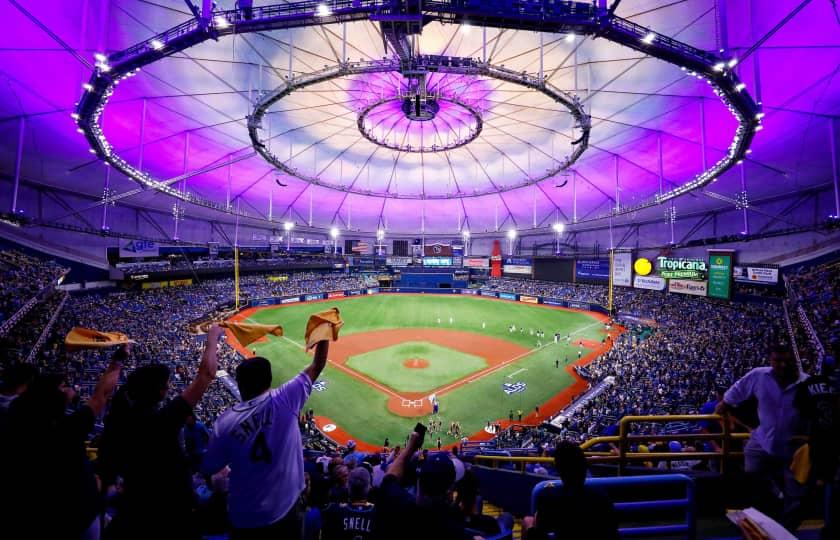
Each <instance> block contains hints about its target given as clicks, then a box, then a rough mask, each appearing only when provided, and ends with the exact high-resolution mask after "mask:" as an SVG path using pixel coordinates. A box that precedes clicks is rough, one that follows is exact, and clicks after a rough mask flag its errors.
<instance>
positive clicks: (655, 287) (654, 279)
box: [633, 276, 668, 291]
mask: <svg viewBox="0 0 840 540" xmlns="http://www.w3.org/2000/svg"><path fill="white" fill-rule="evenodd" d="M667 284H668V283H667V282H666V281H665V278H661V277H659V276H636V277H635V278H633V286H634V287H636V288H637V289H648V290H651V291H664V290H665V286H666V285H667Z"/></svg>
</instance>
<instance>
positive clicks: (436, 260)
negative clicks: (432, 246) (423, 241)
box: [423, 257, 452, 266]
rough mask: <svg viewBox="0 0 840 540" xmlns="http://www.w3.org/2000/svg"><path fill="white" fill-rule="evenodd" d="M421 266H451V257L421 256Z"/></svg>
mask: <svg viewBox="0 0 840 540" xmlns="http://www.w3.org/2000/svg"><path fill="white" fill-rule="evenodd" d="M423 266H452V257H423Z"/></svg>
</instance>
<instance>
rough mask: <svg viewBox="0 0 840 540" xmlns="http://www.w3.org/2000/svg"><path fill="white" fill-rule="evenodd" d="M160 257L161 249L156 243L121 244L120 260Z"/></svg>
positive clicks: (133, 242) (131, 242)
mask: <svg viewBox="0 0 840 540" xmlns="http://www.w3.org/2000/svg"><path fill="white" fill-rule="evenodd" d="M159 255H160V248H159V247H158V245H157V244H156V243H155V242H151V241H149V240H127V241H126V242H125V243H123V244H120V258H127V259H131V258H136V257H157V256H159Z"/></svg>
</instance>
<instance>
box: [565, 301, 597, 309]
mask: <svg viewBox="0 0 840 540" xmlns="http://www.w3.org/2000/svg"><path fill="white" fill-rule="evenodd" d="M566 305H567V306H569V307H570V308H571V309H582V310H584V311H591V310H590V306H589V304H588V303H586V302H567V303H566Z"/></svg>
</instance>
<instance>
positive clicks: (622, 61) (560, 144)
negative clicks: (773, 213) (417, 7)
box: [0, 0, 840, 233]
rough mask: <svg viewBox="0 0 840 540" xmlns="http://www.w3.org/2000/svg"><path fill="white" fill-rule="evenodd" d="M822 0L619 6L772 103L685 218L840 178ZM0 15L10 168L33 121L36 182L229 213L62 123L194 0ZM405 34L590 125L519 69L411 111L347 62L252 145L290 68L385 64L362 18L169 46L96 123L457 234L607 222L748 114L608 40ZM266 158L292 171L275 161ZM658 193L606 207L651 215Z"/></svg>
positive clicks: (390, 220)
mask: <svg viewBox="0 0 840 540" xmlns="http://www.w3.org/2000/svg"><path fill="white" fill-rule="evenodd" d="M269 3H273V2H255V4H256V7H259V6H264V5H267V4H269ZM199 4H200V2H199ZM325 4H327V5H329V4H330V3H329V2H326V3H325ZM832 5H833V4H832V3H831V2H829V1H825V0H819V1H813V2H804V3H802V4H800V2H798V1H797V2H793V1H779V2H761V3H759V2H726V1H725V0H722V1H713V0H677V1H672V2H667V3H666V2H657V1H652V0H626V1H623V2H620V4H619V6H618V10H617V13H616V14H617V15H619V16H621V17H623V18H625V19H627V20H629V21H632V22H633V23H636V24H638V25H641V26H642V27H645V28H649V29H651V30H654V31H655V32H656V33H657V34H658V35H664V36H669V37H672V38H675V39H677V40H679V41H681V42H684V43H687V44H689V45H692V46H694V47H697V48H699V49H702V50H704V51H709V52H712V53H714V54H715V55H718V54H719V55H720V56H722V57H723V58H726V59H733V58H734V59H737V61H738V63H737V66H736V67H735V68H734V69H735V71H736V72H737V75H738V77H739V78H740V80H741V81H742V82H743V84H744V85H745V88H744V92H745V93H748V94H749V95H750V96H751V97H752V98H753V99H754V100H755V101H756V102H758V103H760V106H761V110H762V113H763V115H765V117H764V118H763V119H762V125H763V128H764V129H763V130H762V131H761V132H760V133H757V134H756V135H755V138H754V140H752V142H751V144H750V153H749V155H748V156H746V159H745V160H744V162H743V163H742V164H740V165H739V166H736V167H733V168H732V169H730V170H728V171H727V172H725V173H724V174H723V175H722V176H721V177H720V178H719V179H718V181H717V182H716V183H714V184H710V185H709V186H707V187H705V188H700V189H697V190H694V191H691V192H690V193H688V194H685V195H681V196H680V197H679V198H677V199H676V201H675V203H674V204H675V205H676V206H677V208H678V211H680V212H686V211H698V210H704V209H709V208H713V207H716V206H720V205H721V204H730V205H731V204H738V203H739V201H743V200H744V199H746V197H745V196H744V195H742V192H744V191H747V192H748V198H749V199H750V200H760V199H762V198H766V197H771V196H779V195H783V194H786V193H791V192H795V191H797V190H800V189H803V188H806V187H813V186H818V185H821V184H825V183H828V182H831V152H830V146H829V126H830V125H831V122H832V120H836V118H837V116H838V111H840V76H837V72H838V70H840V20H838V18H837V15H836V13H835V12H834V11H833V8H832ZM801 6H804V7H802V9H801V11H796V10H797V9H798V7H801ZM233 8H234V5H233V2H232V1H227V0H226V1H221V2H219V8H218V9H233ZM0 15H2V18H3V21H4V22H5V24H4V28H5V30H4V32H3V33H2V34H0V58H2V68H0V69H2V72H3V76H4V80H5V84H3V85H2V86H0V134H1V135H0V136H2V140H3V141H4V143H3V145H2V152H3V156H2V162H3V169H4V170H6V171H7V172H11V171H12V170H13V167H14V161H15V154H16V149H17V148H16V142H17V140H18V137H19V134H20V119H21V118H23V119H24V123H25V128H24V130H23V155H24V156H25V157H24V159H23V161H22V175H23V176H24V177H25V178H27V179H29V180H30V181H33V182H37V183H42V184H45V185H48V186H52V187H56V188H64V189H67V190H71V191H73V192H78V193H86V194H89V195H92V196H101V195H102V194H103V185H104V182H105V178H106V175H109V176H110V178H109V180H108V181H109V192H108V193H109V194H111V195H115V194H116V195H118V196H119V195H120V194H127V195H125V196H122V197H120V198H119V201H120V204H130V205H134V206H140V207H145V208H155V209H162V210H165V211H167V212H168V211H173V208H174V211H175V212H176V213H177V212H182V213H185V214H187V215H189V216H191V217H196V218H212V219H215V218H217V217H218V216H219V214H220V212H223V210H219V209H213V208H209V207H207V206H201V205H195V204H184V203H179V204H177V205H175V201H176V200H177V199H175V198H173V197H172V196H170V195H167V194H166V193H161V192H160V191H157V190H155V189H145V188H142V189H141V187H142V186H139V184H138V183H137V182H136V181H135V180H133V179H130V178H128V177H126V176H125V175H123V174H120V173H116V174H111V173H109V172H108V170H107V168H106V167H105V166H103V162H102V161H101V159H99V158H100V157H101V156H95V155H91V153H89V150H90V143H89V141H88V140H87V139H86V138H85V136H84V135H83V134H80V133H77V125H76V124H75V123H74V120H73V119H72V118H71V114H72V113H74V110H75V103H76V102H78V101H79V99H80V98H81V96H82V95H83V93H84V92H85V90H84V89H83V84H87V83H89V81H90V77H91V73H92V72H93V70H94V64H95V63H97V60H96V59H95V57H94V55H95V54H97V53H103V54H106V55H110V54H113V53H115V52H117V51H120V50H122V49H125V48H128V47H130V46H132V45H134V44H136V43H138V42H142V41H145V40H148V39H150V38H152V37H153V36H154V35H156V34H158V33H160V32H163V31H165V30H167V29H169V28H171V27H174V26H176V25H179V24H181V23H185V22H187V21H189V20H190V19H192V17H193V16H192V14H191V13H190V12H189V10H188V9H187V5H186V3H185V2H182V1H176V0H155V1H152V0H149V1H146V0H138V1H131V2H129V1H125V0H117V1H104V0H61V1H58V0H45V1H41V2H26V3H23V2H19V1H18V0H10V2H8V3H4V4H3V5H2V6H0ZM722 27H723V28H724V30H721V28H722ZM345 36H346V40H345ZM414 46H415V48H416V51H417V52H419V54H421V55H442V56H444V57H455V58H456V59H459V58H460V59H472V60H476V61H480V62H482V63H484V64H490V65H492V66H494V67H495V68H498V69H500V70H501V69H502V68H504V72H505V73H508V72H509V73H511V74H519V75H520V76H523V77H525V76H527V77H531V78H534V77H536V78H539V77H540V76H541V75H543V76H544V77H545V80H546V81H547V82H548V83H550V86H551V87H552V88H554V89H556V90H557V91H558V92H562V93H563V95H565V96H572V97H575V100H574V103H577V102H578V101H579V104H578V105H579V107H580V109H581V110H582V111H584V112H585V114H586V115H588V116H589V117H591V131H590V132H589V134H588V145H586V148H585V151H582V152H581V153H580V155H579V156H574V157H575V158H576V161H574V163H567V162H566V161H565V160H566V159H567V157H568V156H572V155H573V154H574V152H575V147H576V145H573V144H571V143H572V141H575V140H577V139H578V138H579V137H580V135H581V134H582V126H581V122H580V119H579V118H576V117H575V115H574V114H573V112H574V111H573V109H574V107H572V108H570V107H569V106H566V105H564V103H562V102H560V101H558V99H557V97H556V96H552V95H549V94H547V93H545V92H542V91H540V90H539V89H535V88H533V87H529V86H528V85H524V84H522V82H521V81H515V80H513V76H512V75H511V76H510V77H508V78H507V79H505V78H503V77H498V76H493V75H491V74H488V73H486V72H482V73H473V74H465V73H457V72H455V73H452V72H450V73H445V72H432V73H429V74H428V75H427V77H426V80H425V89H426V91H427V92H428V93H429V95H430V96H432V97H433V98H435V99H432V100H430V103H431V104H428V105H427V104H426V103H425V102H424V104H423V107H424V109H423V110H422V111H421V110H420V108H417V109H416V110H415V105H416V104H415V103H414V101H413V99H412V96H414V89H413V88H412V86H411V84H412V80H411V79H407V78H405V77H403V76H402V75H401V74H400V73H399V72H396V71H393V70H388V69H382V70H380V71H369V72H365V73H350V72H346V73H338V74H334V75H335V76H331V77H329V78H323V79H321V80H318V81H316V82H313V83H312V84H308V85H306V86H303V85H301V86H299V87H296V88H294V89H292V90H290V91H288V92H286V93H285V94H284V95H282V97H281V98H280V99H277V100H276V101H274V102H273V103H271V104H269V105H268V106H267V107H266V108H265V110H264V113H265V114H264V116H263V117H262V120H261V123H260V125H259V126H258V127H259V130H258V131H259V133H258V136H257V139H258V145H256V146H255V144H253V141H252V140H251V137H250V136H249V129H248V128H249V125H248V117H249V116H250V115H252V114H253V112H254V108H255V103H257V102H259V101H260V100H261V99H263V98H265V96H267V95H269V94H271V93H272V92H275V91H278V88H280V89H282V87H283V85H284V84H286V83H287V82H288V80H289V79H288V75H289V73H290V72H291V73H292V74H293V75H294V77H295V79H298V80H300V79H302V78H305V77H307V76H311V75H312V74H314V73H317V72H322V70H325V69H327V70H330V69H335V68H336V66H338V65H339V64H340V63H341V60H342V58H345V59H349V60H350V61H352V62H356V61H359V62H370V63H373V62H377V61H381V60H382V59H383V58H384V59H386V60H387V59H393V58H395V56H394V54H393V53H392V52H391V50H390V49H389V48H388V47H387V45H386V40H385V38H384V37H383V34H382V33H381V29H380V26H379V24H377V23H374V22H372V21H370V20H363V21H355V22H348V23H346V26H345V23H335V24H326V25H323V26H317V27H308V28H297V29H293V30H288V29H286V30H267V31H260V32H252V33H247V34H241V35H221V36H219V37H218V39H217V40H213V39H208V40H206V41H203V42H201V43H199V44H197V45H195V46H192V47H190V48H187V49H185V50H183V51H180V52H177V53H174V54H172V55H170V56H166V57H164V58H161V59H159V60H157V61H155V62H154V63H151V64H149V65H146V66H144V67H143V68H142V70H141V71H140V72H139V73H137V74H136V76H134V77H131V78H127V79H125V80H123V81H121V84H119V85H118V86H116V87H115V88H114V92H113V95H112V96H111V97H110V100H109V102H108V104H107V106H106V107H105V108H104V110H103V113H102V116H101V119H100V120H101V127H102V133H103V134H104V136H105V137H107V140H108V143H109V144H110V145H112V148H113V149H114V151H115V152H118V153H119V155H120V157H121V158H122V159H124V160H125V161H126V162H127V163H130V164H131V165H132V166H134V167H137V168H138V169H140V170H143V171H147V172H148V173H149V174H150V175H151V177H153V178H155V179H157V180H162V181H163V180H168V182H167V185H168V186H169V187H170V189H171V190H176V191H178V192H179V193H187V192H188V193H191V194H193V195H194V196H195V197H196V199H198V198H200V199H201V200H207V201H212V202H213V203H214V204H216V205H218V206H219V207H220V208H225V207H228V208H230V209H232V210H238V211H240V212H244V213H247V214H248V215H250V216H252V217H255V218H259V219H269V218H270V219H272V220H275V221H278V222H282V221H285V220H293V221H295V222H297V223H299V224H302V225H303V224H310V225H312V226H314V227H319V228H325V229H326V228H329V227H331V226H334V225H335V226H339V227H346V228H350V229H354V230H362V231H373V230H376V229H378V228H386V229H388V230H390V231H395V232H416V231H420V230H424V231H426V232H429V233H436V232H441V233H449V232H455V231H458V230H459V229H461V228H468V229H469V230H471V231H475V232H481V231H489V230H496V229H499V228H505V229H507V228H511V227H515V228H518V229H531V228H546V227H550V226H551V225H552V224H553V223H555V222H557V221H561V222H564V223H573V222H576V221H587V220H592V219H604V216H606V215H608V214H609V213H610V212H611V210H612V209H614V208H616V207H619V208H627V207H634V206H636V205H638V204H640V203H643V202H645V201H650V200H652V199H655V197H656V196H657V194H659V193H661V192H667V191H669V190H672V189H677V188H679V187H680V186H684V185H686V184H688V183H689V182H690V181H691V180H692V179H693V178H694V177H695V176H696V175H698V174H699V173H701V172H702V171H703V170H704V168H710V167H712V166H713V165H714V164H715V163H716V162H718V161H719V160H721V159H722V158H723V157H725V156H726V154H727V151H728V148H729V146H730V144H731V143H732V141H733V136H734V134H735V132H736V129H737V128H738V122H737V121H736V119H735V118H734V117H733V115H732V113H731V111H730V110H729V109H728V108H727V105H726V104H725V103H724V102H723V101H722V100H721V99H720V98H719V96H717V95H715V93H714V92H713V88H712V86H711V85H710V84H708V83H707V81H706V80H704V79H701V78H698V77H696V76H692V74H691V73H690V70H681V69H680V68H679V67H677V66H675V65H673V64H669V63H667V62H665V61H662V60H659V59H656V58H652V57H650V56H647V55H645V54H643V53H641V52H639V51H637V50H633V49H631V48H628V47H625V46H623V45H620V44H618V43H615V42H613V41H610V40H608V39H604V38H595V37H593V36H577V35H573V34H569V33H559V34H554V33H551V34H549V33H546V34H540V33H536V32H533V31H527V30H515V29H498V28H487V29H486V30H485V29H484V28H483V27H481V26H480V25H479V24H478V23H477V22H476V23H475V24H469V25H468V24H463V25H459V24H445V23H442V22H430V23H428V24H426V25H425V27H424V28H423V31H422V34H421V35H420V36H419V37H418V38H417V43H416V44H415V45H414ZM290 51H291V54H290ZM719 51H722V52H719ZM418 107H419V105H418ZM421 113H422V114H421ZM412 115H414V116H412ZM424 115H425V116H424ZM420 116H424V117H422V118H420ZM835 123H836V122H835ZM579 144H580V143H578V145H579ZM259 145H264V147H258V146H259ZM260 150H263V151H260ZM421 150H422V151H421ZM268 152H270V154H271V155H272V156H274V158H276V160H277V161H278V162H280V163H282V164H283V165H284V168H280V169H278V167H277V166H276V165H277V163H274V164H273V163H270V162H269V161H267V159H266V157H265V155H264V154H266V153H268ZM290 172H294V173H295V174H290ZM744 186H746V189H745V187H744ZM740 204H743V202H741V203H740ZM228 205H229V206H228ZM669 205H670V203H665V204H663V205H654V206H650V207H647V208H642V209H639V210H638V211H635V212H630V213H626V214H622V215H621V216H617V217H616V218H615V219H616V220H618V221H619V222H620V221H627V220H634V219H640V218H651V217H655V216H660V217H661V216H663V213H664V212H666V209H667V208H669Z"/></svg>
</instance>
